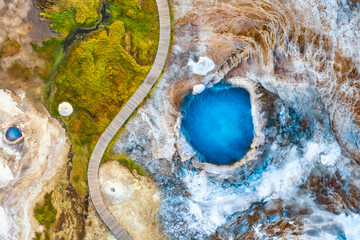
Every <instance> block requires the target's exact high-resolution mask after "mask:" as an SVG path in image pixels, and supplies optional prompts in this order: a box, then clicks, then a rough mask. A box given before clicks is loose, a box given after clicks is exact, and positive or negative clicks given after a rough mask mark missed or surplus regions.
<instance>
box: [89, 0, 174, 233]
mask: <svg viewBox="0 0 360 240" xmlns="http://www.w3.org/2000/svg"><path fill="white" fill-rule="evenodd" d="M156 4H157V8H158V12H159V21H160V39H159V46H158V49H157V53H156V57H155V61H154V64H153V66H152V68H151V70H150V72H149V74H148V75H147V77H146V79H145V80H144V82H143V83H142V84H141V86H140V87H139V89H138V90H137V91H136V92H135V93H134V95H133V96H132V97H131V98H130V100H129V101H128V102H127V103H126V105H125V106H124V107H123V108H122V109H121V111H120V112H119V113H118V115H117V116H116V117H115V118H114V120H113V121H112V122H111V123H110V125H109V126H108V127H107V128H106V130H105V131H104V133H103V134H102V135H101V137H100V139H99V141H98V142H97V144H96V146H95V148H94V151H93V153H92V155H91V158H90V163H89V169H88V184H89V191H90V197H91V200H92V202H93V203H94V206H95V209H96V211H97V212H98V214H99V216H100V217H101V219H102V220H103V221H104V223H105V224H106V225H107V226H108V227H109V229H110V230H111V231H112V232H113V233H114V235H115V236H116V237H117V238H118V239H119V240H131V239H132V238H131V237H130V236H129V234H128V233H127V232H126V231H125V230H124V229H123V228H122V227H121V226H120V224H119V223H118V222H117V221H116V219H115V218H114V217H113V215H111V213H110V211H109V209H107V207H106V206H105V204H104V200H103V197H102V195H101V191H100V186H99V175H98V174H99V165H100V161H101V158H102V156H103V154H104V152H105V149H106V147H107V146H108V144H109V143H110V141H111V139H112V138H113V137H114V135H115V134H116V132H117V131H118V130H119V129H120V128H121V126H122V125H123V124H124V123H125V121H126V120H127V119H128V118H129V117H130V115H131V114H132V112H133V111H135V109H136V108H137V107H138V105H139V104H140V103H141V102H142V100H143V99H144V98H145V97H146V95H147V94H148V93H149V91H150V90H151V88H152V87H153V86H154V84H155V82H156V81H157V79H158V78H159V76H160V74H161V72H162V70H163V68H164V65H165V61H166V57H167V54H168V50H169V45H170V31H171V24H170V14H169V5H168V2H167V0H156Z"/></svg>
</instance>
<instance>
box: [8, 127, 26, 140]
mask: <svg viewBox="0 0 360 240" xmlns="http://www.w3.org/2000/svg"><path fill="white" fill-rule="evenodd" d="M5 137H6V139H7V140H8V141H10V142H15V141H16V140H18V139H19V138H21V137H22V133H21V131H20V129H19V128H17V127H16V126H12V127H9V128H8V129H7V131H6V133H5Z"/></svg>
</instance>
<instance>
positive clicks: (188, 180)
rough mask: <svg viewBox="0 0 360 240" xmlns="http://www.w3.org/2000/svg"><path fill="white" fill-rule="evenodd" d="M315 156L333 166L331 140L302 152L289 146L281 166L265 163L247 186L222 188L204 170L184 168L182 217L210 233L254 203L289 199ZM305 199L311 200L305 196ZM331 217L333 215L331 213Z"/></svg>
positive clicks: (335, 156) (334, 150) (335, 151)
mask: <svg viewBox="0 0 360 240" xmlns="http://www.w3.org/2000/svg"><path fill="white" fill-rule="evenodd" d="M319 156H323V158H326V163H327V165H329V164H331V165H334V164H335V163H337V160H339V156H340V151H338V146H337V145H336V143H335V142H334V143H321V142H312V141H310V142H309V143H308V144H307V145H306V146H305V147H304V151H299V149H298V148H297V147H293V148H291V149H290V150H289V151H287V154H286V156H283V157H285V159H284V160H285V161H284V164H283V165H281V166H279V167H276V166H269V167H268V169H267V170H265V171H264V172H261V173H258V174H255V175H254V176H253V177H252V178H251V179H249V180H250V185H247V186H241V187H229V188H224V187H223V186H221V184H220V183H217V182H214V181H212V180H211V179H210V178H209V177H208V176H207V175H206V173H204V172H200V173H198V172H193V171H185V176H184V178H183V181H184V182H185V184H186V186H187V187H188V189H189V192H190V193H191V197H189V198H187V199H186V200H185V201H186V205H187V206H188V208H189V212H191V214H190V215H188V216H185V217H186V218H187V217H189V218H191V219H187V220H188V222H189V223H190V225H191V226H192V227H194V228H195V227H196V228H201V229H203V230H204V231H205V232H206V234H213V233H214V232H215V230H216V229H217V227H220V226H221V225H223V224H225V223H226V221H227V218H228V217H229V216H231V215H232V214H234V213H236V212H240V211H244V210H246V209H248V208H249V207H250V206H251V204H252V203H254V202H260V201H263V200H265V201H268V200H272V199H279V198H281V199H283V200H291V199H293V197H294V196H296V191H297V189H298V186H299V185H301V184H302V183H304V181H305V180H306V179H307V178H308V176H309V174H310V171H311V170H312V169H313V168H312V166H314V164H315V163H316V162H319ZM302 199H303V197H302V198H301V199H298V204H299V205H303V204H304V202H302ZM306 201H312V200H311V199H310V198H308V200H306ZM332 217H333V218H336V216H335V215H334V216H332ZM192 219H196V221H194V220H192Z"/></svg>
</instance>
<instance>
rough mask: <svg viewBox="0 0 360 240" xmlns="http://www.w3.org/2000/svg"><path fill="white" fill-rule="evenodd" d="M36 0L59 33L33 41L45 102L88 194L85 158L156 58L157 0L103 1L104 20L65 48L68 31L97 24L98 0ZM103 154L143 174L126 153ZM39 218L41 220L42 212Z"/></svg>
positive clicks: (79, 186)
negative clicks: (68, 107)
mask: <svg viewBox="0 0 360 240" xmlns="http://www.w3.org/2000/svg"><path fill="white" fill-rule="evenodd" d="M39 1H40V4H41V6H42V8H43V10H44V12H45V14H44V16H45V17H47V18H49V19H50V22H51V26H52V27H53V28H54V29H55V30H56V31H57V32H59V33H61V35H62V37H60V38H51V39H49V40H47V41H45V42H43V46H41V47H40V46H38V45H35V44H33V48H34V50H35V51H36V52H37V53H38V55H39V56H40V57H41V58H43V59H44V60H45V61H46V63H45V65H44V66H38V67H37V68H36V69H35V72H36V73H37V74H38V75H39V76H40V77H41V78H42V79H44V82H45V83H46V88H47V90H46V91H45V92H46V93H45V95H44V102H45V104H46V106H47V107H48V109H49V111H50V113H51V114H52V116H54V117H58V118H59V119H61V120H62V121H63V123H64V125H65V126H66V128H67V130H68V133H69V135H70V138H71V141H72V152H73V154H72V156H73V157H72V170H71V173H70V183H71V184H72V185H73V186H74V187H75V189H76V192H77V194H78V195H79V196H81V197H83V198H84V197H85V196H86V195H87V194H88V186H87V168H88V163H89V159H90V156H91V153H92V150H93V148H94V147H95V144H96V142H97V141H98V139H99V137H100V135H101V134H102V132H103V131H104V130H105V129H106V127H107V126H108V125H109V123H110V122H111V120H112V119H113V118H114V117H115V115H116V114H117V113H118V112H119V110H120V109H121V107H122V106H123V105H124V104H125V103H126V102H127V100H128V99H129V98H130V97H131V96H132V94H133V93H134V92H135V91H136V89H137V88H138V87H139V86H140V84H141V83H142V82H143V80H144V79H145V77H146V75H147V74H148V72H149V70H150V69H151V65H152V63H153V61H154V59H155V55H156V49H157V45H158V38H159V23H158V13H157V6H156V2H155V0H142V1H141V5H140V4H139V2H138V1H137V0H110V1H108V2H105V4H107V5H108V11H107V13H108V14H109V17H108V21H106V23H101V25H100V26H99V27H98V29H97V30H94V31H92V32H91V33H90V34H88V35H87V36H86V38H84V40H83V41H75V42H74V44H72V45H71V46H67V47H66V48H65V47H64V43H65V41H64V40H65V38H66V37H67V36H68V35H69V34H70V33H71V32H73V31H75V30H76V29H77V28H79V27H84V26H86V27H93V26H94V25H95V23H96V24H98V20H99V19H100V17H99V15H98V14H99V9H100V8H101V6H100V4H99V0H86V1H77V0H59V1H56V2H54V1H48V0H38V2H39ZM64 49H65V50H64ZM62 101H68V102H70V103H71V104H72V106H73V107H74V112H73V114H72V115H71V116H69V117H61V116H59V113H58V110H57V107H58V105H59V103H60V102H62ZM106 156H107V157H108V158H107V159H116V160H118V161H120V162H121V163H122V164H125V165H126V166H128V167H129V168H130V169H131V170H134V171H136V172H137V173H138V174H141V175H147V173H146V171H144V170H143V169H142V168H141V167H140V166H138V165H137V164H136V163H135V162H134V161H132V160H131V159H130V158H128V157H127V156H124V155H116V154H113V153H110V154H107V155H106ZM50 198H51V196H50ZM50 203H51V202H50ZM36 211H37V210H35V214H37V213H36ZM39 216H40V215H39ZM38 220H39V221H40V222H41V218H38ZM41 223H42V224H49V223H51V224H52V223H53V222H51V221H47V222H41ZM50 226H51V225H50ZM47 232H48V231H45V232H44V233H37V234H36V239H37V238H42V237H43V236H45V237H46V234H47Z"/></svg>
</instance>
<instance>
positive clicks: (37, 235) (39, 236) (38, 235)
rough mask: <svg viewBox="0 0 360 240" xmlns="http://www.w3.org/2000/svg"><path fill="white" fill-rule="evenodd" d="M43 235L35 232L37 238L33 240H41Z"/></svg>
mask: <svg viewBox="0 0 360 240" xmlns="http://www.w3.org/2000/svg"><path fill="white" fill-rule="evenodd" d="M41 237H42V233H41V232H35V237H33V239H32V240H41Z"/></svg>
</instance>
